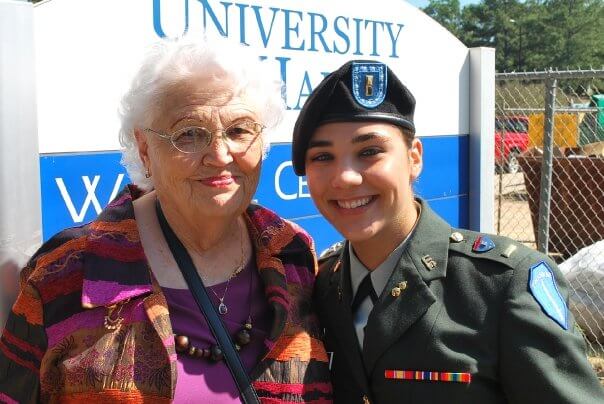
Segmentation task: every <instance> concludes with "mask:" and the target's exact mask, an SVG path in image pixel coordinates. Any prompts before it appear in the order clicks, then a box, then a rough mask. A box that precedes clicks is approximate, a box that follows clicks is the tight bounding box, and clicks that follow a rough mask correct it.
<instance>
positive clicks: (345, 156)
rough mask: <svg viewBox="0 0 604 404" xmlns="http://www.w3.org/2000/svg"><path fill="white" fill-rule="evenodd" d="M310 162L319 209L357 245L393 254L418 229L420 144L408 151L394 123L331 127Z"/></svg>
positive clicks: (312, 149)
mask: <svg viewBox="0 0 604 404" xmlns="http://www.w3.org/2000/svg"><path fill="white" fill-rule="evenodd" d="M305 160H306V177H307V182H308V188H309V190H310V194H311V196H312V198H313V200H314V202H315V204H316V205H317V208H318V209H319V211H320V212H321V213H322V214H323V216H325V218H326V219H327V220H329V222H330V223H331V224H333V225H334V226H335V228H336V229H337V230H338V231H339V232H340V233H341V234H342V235H343V236H344V237H345V238H346V239H348V240H350V241H351V242H352V243H353V245H355V244H359V243H370V244H372V245H380V246H383V247H385V248H390V246H392V245H394V246H396V245H398V244H399V243H400V242H401V241H402V240H403V239H404V238H405V237H406V235H407V234H408V233H409V232H410V231H411V229H412V228H413V225H414V223H415V219H416V218H417V213H416V208H415V203H414V200H413V190H412V182H413V181H414V180H415V179H416V178H417V177H418V176H419V174H420V172H421V167H422V145H421V142H420V141H419V140H418V139H413V141H412V143H411V147H408V146H407V143H406V141H405V139H404V135H403V133H402V131H401V130H400V129H399V128H398V127H396V126H394V125H390V124H388V123H370V122H341V123H330V124H326V125H322V126H320V127H319V128H318V129H317V130H316V131H315V133H314V134H313V136H312V138H311V140H310V143H309V147H308V149H307V151H306V159H305Z"/></svg>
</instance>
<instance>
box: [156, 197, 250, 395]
mask: <svg viewBox="0 0 604 404" xmlns="http://www.w3.org/2000/svg"><path fill="white" fill-rule="evenodd" d="M155 210H156V211H157V218H158V219H159V225H160V226H161V229H162V232H163V233H164V237H165V238H166V241H167V242H168V246H169V247H170V251H172V255H173V256H174V259H175V260H176V263H177V264H178V268H180V272H182V275H183V277H184V278H185V281H186V282H187V285H188V286H189V289H190V290H191V293H192V294H193V297H194V298H195V301H196V302H197V305H198V306H199V310H201V313H202V314H203V316H204V317H205V319H206V321H207V322H208V324H209V325H210V329H211V331H212V334H213V335H214V338H216V341H217V342H218V345H219V346H220V348H221V349H222V352H223V354H224V360H225V362H226V364H227V366H228V368H229V370H230V371H231V374H232V375H233V379H234V380H235V384H236V385H237V388H238V389H239V392H240V393H241V401H242V402H243V403H244V404H255V403H260V401H259V399H258V395H257V394H256V390H254V386H252V383H251V382H250V379H249V377H248V375H247V372H246V371H245V369H244V368H243V364H242V363H241V359H240V358H239V354H238V353H237V351H236V350H235V346H234V345H233V341H232V340H231V336H230V335H229V333H228V332H227V330H226V328H225V326H224V324H223V323H222V320H220V317H218V313H217V312H216V308H215V307H214V305H213V304H212V302H211V300H210V297H209V296H208V292H207V291H206V288H205V286H204V284H203V281H202V279H201V277H200V276H199V274H198V273H197V270H196V269H195V265H194V264H193V260H192V259H191V256H190V255H189V253H188V252H187V249H186V248H185V247H184V246H183V244H182V243H181V242H180V240H179V239H178V237H177V236H176V234H174V231H173V230H172V228H171V227H170V225H169V224H168V221H167V220H166V217H165V216H164V213H163V212H162V209H161V206H160V205H159V201H156V203H155Z"/></svg>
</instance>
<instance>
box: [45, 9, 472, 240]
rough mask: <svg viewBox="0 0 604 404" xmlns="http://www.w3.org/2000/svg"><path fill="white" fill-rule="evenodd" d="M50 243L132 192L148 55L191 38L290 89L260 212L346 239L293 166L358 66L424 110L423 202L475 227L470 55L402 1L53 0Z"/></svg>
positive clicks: (48, 101)
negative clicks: (142, 71) (132, 87)
mask: <svg viewBox="0 0 604 404" xmlns="http://www.w3.org/2000/svg"><path fill="white" fill-rule="evenodd" d="M34 17H35V18H34V21H35V25H34V29H35V45H36V46H35V49H36V55H35V56H36V67H37V69H36V70H37V107H38V135H39V147H40V172H41V187H42V220H43V235H44V239H47V238H48V237H50V236H51V235H52V234H54V233H55V232H57V231H58V230H60V229H62V228H64V227H67V226H73V225H74V224H75V225H77V224H81V223H84V222H87V221H89V220H92V219H93V218H94V217H95V216H96V215H97V214H98V213H99V212H100V210H101V209H102V208H103V207H104V206H105V205H106V204H107V202H108V201H109V200H111V198H113V197H114V196H115V195H116V193H117V192H118V191H119V190H120V189H121V188H122V187H123V186H124V185H125V184H127V183H128V182H129V178H128V177H127V174H126V173H125V170H124V169H123V167H122V166H121V165H120V164H119V160H120V152H119V147H120V146H119V143H118V137H117V134H118V128H119V121H118V119H117V113H116V110H117V108H118V105H119V100H120V98H121V94H122V93H123V92H124V91H125V90H126V89H127V87H128V84H129V81H130V78H131V77H132V75H133V74H134V73H135V71H136V68H137V67H138V65H139V63H140V60H141V59H142V56H143V55H144V53H145V50H146V49H147V47H148V46H149V45H150V44H152V43H153V42H155V41H157V40H167V41H169V40H174V39H176V38H178V37H181V36H183V35H187V36H193V37H195V36H200V37H201V36H203V35H206V36H208V37H210V38H212V37H215V36H226V37H229V38H230V39H232V40H235V41H238V42H241V43H243V44H246V45H248V46H250V47H252V48H253V49H254V50H255V51H256V52H257V54H258V57H259V58H260V59H262V60H264V62H265V65H266V71H267V74H275V75H279V76H280V77H281V79H282V81H283V82H284V83H285V92H284V99H285V102H286V105H287V110H288V111H287V113H286V118H285V120H284V122H283V123H282V125H281V126H280V127H279V128H278V129H277V130H276V131H275V132H274V133H273V134H272V138H271V141H272V142H273V144H272V146H271V150H270V152H269V154H268V157H267V159H266V160H265V161H264V162H263V171H262V177H261V181H260V185H259V189H258V192H257V194H256V196H255V198H256V199H257V201H258V202H259V203H261V204H263V205H265V206H267V207H269V208H271V209H274V210H276V211H277V212H278V213H279V214H281V215H282V216H284V217H286V218H289V219H291V220H294V221H296V222H298V223H300V224H301V225H302V226H304V227H305V228H307V229H308V230H309V231H310V232H311V234H312V235H313V236H314V238H315V240H316V243H317V249H319V250H320V249H322V248H324V247H326V246H328V245H329V244H330V243H331V242H333V241H336V240H338V239H339V236H338V235H337V234H336V232H335V231H334V230H333V229H332V228H331V227H330V226H329V225H328V224H327V223H326V222H325V221H324V220H323V219H322V218H321V217H320V215H319V214H318V212H317V210H316V209H315V207H314V205H313V204H312V201H311V200H310V197H309V194H308V188H307V184H306V180H305V178H299V177H297V176H295V175H294V173H293V170H292V165H291V155H290V154H291V146H290V141H291V133H292V128H293V123H294V121H295V119H296V116H297V114H298V112H299V110H300V108H301V107H302V106H303V105H304V102H305V101H306V99H307V97H308V95H309V94H310V93H311V91H312V90H313V88H314V87H315V86H316V85H317V84H318V83H319V82H320V81H321V80H322V78H323V77H324V76H325V75H327V74H329V72H331V71H332V70H334V69H335V68H337V67H338V66H339V65H341V64H342V63H344V62H345V61H346V60H349V59H353V58H354V59H366V60H380V61H383V62H386V63H387V64H389V65H390V66H391V68H392V69H393V70H394V71H395V72H396V74H397V75H398V76H399V77H401V79H402V80H403V82H404V83H405V84H406V85H407V86H408V87H409V88H410V89H411V91H412V92H413V93H414V95H415V96H416V99H417V105H418V106H417V111H416V125H417V128H418V134H419V135H420V136H421V137H422V139H423V141H424V143H425V149H426V153H427V154H428V155H429V157H428V159H427V164H426V166H425V168H424V173H423V174H422V176H421V177H420V180H419V181H418V183H417V184H416V187H417V191H418V192H419V193H420V194H421V195H422V196H424V197H425V198H427V199H428V200H429V201H430V203H431V204H432V206H433V207H434V208H436V209H437V210H438V211H439V212H440V213H441V214H443V215H444V216H445V217H446V218H447V219H448V220H449V221H451V222H452V223H453V224H454V225H467V224H468V194H469V171H468V157H469V139H468V134H469V132H470V128H469V127H470V110H469V105H470V100H469V94H470V81H471V78H470V71H469V70H470V69H469V59H470V57H469V52H468V49H467V48H465V47H464V46H463V45H462V44H461V43H460V42H459V41H458V40H457V39H455V38H454V37H453V36H451V35H450V34H449V33H448V32H447V31H446V30H444V29H443V28H442V27H440V26H439V25H438V24H437V23H435V22H434V21H433V20H431V19H430V18H428V17H427V16H426V15H424V14H423V13H422V12H421V11H419V10H418V9H416V8H414V7H413V6H411V5H409V4H408V3H406V2H404V1H402V0H381V1H375V2H370V3H368V2H366V1H360V0H352V1H346V0H333V1H328V2H326V1H319V0H308V1H304V2H299V1H293V0H270V1H260V0H258V1H246V2H229V1H217V0H130V1H127V2H124V1H118V0H104V1H101V0H47V1H43V2H41V3H38V4H37V5H36V6H35V7H34Z"/></svg>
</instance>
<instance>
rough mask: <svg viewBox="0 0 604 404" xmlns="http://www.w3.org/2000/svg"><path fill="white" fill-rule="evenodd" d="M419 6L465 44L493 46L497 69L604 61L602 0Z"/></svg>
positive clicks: (491, 0) (454, 1)
mask: <svg viewBox="0 0 604 404" xmlns="http://www.w3.org/2000/svg"><path fill="white" fill-rule="evenodd" d="M423 11H424V12H425V13H426V14H428V15H430V16H431V17H432V18H434V19H435V20H436V21H438V22H439V23H440V24H441V25H443V26H445V27H446V28H447V29H448V30H449V31H451V33H452V34H453V35H455V36H457V37H458V38H459V39H460V40H461V41H462V42H463V43H464V44H466V46H468V47H476V46H490V47H494V48H496V49H497V53H496V67H497V70H498V71H524V70H544V69H546V68H549V67H553V68H559V69H568V68H573V69H574V68H578V67H581V68H588V67H594V68H601V67H602V66H603V65H604V1H602V0H526V1H520V0H482V1H481V2H480V3H478V4H471V5H467V6H465V7H463V8H460V6H459V0H431V1H430V3H429V4H428V6H427V7H425V8H424V9H423Z"/></svg>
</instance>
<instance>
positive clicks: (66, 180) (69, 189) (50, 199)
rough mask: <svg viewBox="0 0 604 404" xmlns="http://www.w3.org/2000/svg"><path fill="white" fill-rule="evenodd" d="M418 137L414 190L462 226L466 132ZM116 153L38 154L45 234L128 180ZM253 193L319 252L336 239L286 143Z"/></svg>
mask: <svg viewBox="0 0 604 404" xmlns="http://www.w3.org/2000/svg"><path fill="white" fill-rule="evenodd" d="M422 142H423V143H424V150H425V161H424V168H423V172H422V175H421V176H420V178H419V179H418V181H417V182H416V184H415V190H416V192H417V193H418V194H419V195H421V196H422V197H424V198H425V199H427V200H428V201H429V203H430V205H431V206H432V208H434V209H435V210H436V211H437V212H438V213H439V214H440V215H442V216H443V217H444V218H445V220H447V221H448V222H449V223H451V225H453V226H456V227H465V226H467V224H468V212H467V209H468V180H467V178H468V151H467V150H468V137H467V136H443V137H426V138H423V139H422ZM120 158H121V153H119V152H103V153H82V154H52V155H45V156H42V157H41V158H40V170H41V185H42V232H43V238H44V240H47V239H48V238H50V237H51V236H52V235H53V234H55V233H57V232H58V231H60V230H62V229H64V228H66V227H71V226H77V225H81V224H84V223H86V222H89V221H91V220H93V219H94V218H95V217H96V216H97V215H98V214H99V213H100V211H101V210H102V209H103V208H104V207H105V205H107V203H108V202H109V201H110V200H111V199H113V198H114V197H115V195H116V194H117V193H118V192H119V191H120V190H121V189H122V188H123V187H124V186H125V185H126V184H128V183H129V182H130V179H129V178H128V175H127V174H126V170H125V169H124V168H123V167H122V166H121V164H120ZM254 199H255V200H256V201H257V203H259V204H261V205H263V206H266V207H268V208H270V209H272V210H274V211H276V212H277V213H278V214H279V215H281V216H282V217H284V218H286V219H290V220H293V221H295V222H297V223H298V224H300V225H301V226H302V227H304V228H305V229H306V230H307V231H308V232H309V233H310V234H311V235H312V236H313V238H314V239H315V244H316V248H317V251H318V252H320V251H322V250H323V249H325V248H327V247H329V246H330V245H331V244H333V243H335V242H336V241H339V240H340V239H341V236H340V235H339V234H338V233H337V232H336V231H335V229H333V227H332V226H331V225H329V223H327V222H326V221H325V219H323V217H322V216H321V215H320V214H319V213H318V211H317V209H316V208H315V206H314V204H313V202H312V199H311V198H310V194H309V191H308V186H307V184H306V178H305V177H298V176H296V175H295V174H294V171H293V168H292V163H291V145H290V144H289V143H282V144H275V145H272V146H271V149H270V152H269V154H268V157H267V158H266V160H264V162H263V166H262V175H261V177H260V184H259V186H258V191H257V192H256V195H255V196H254Z"/></svg>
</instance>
